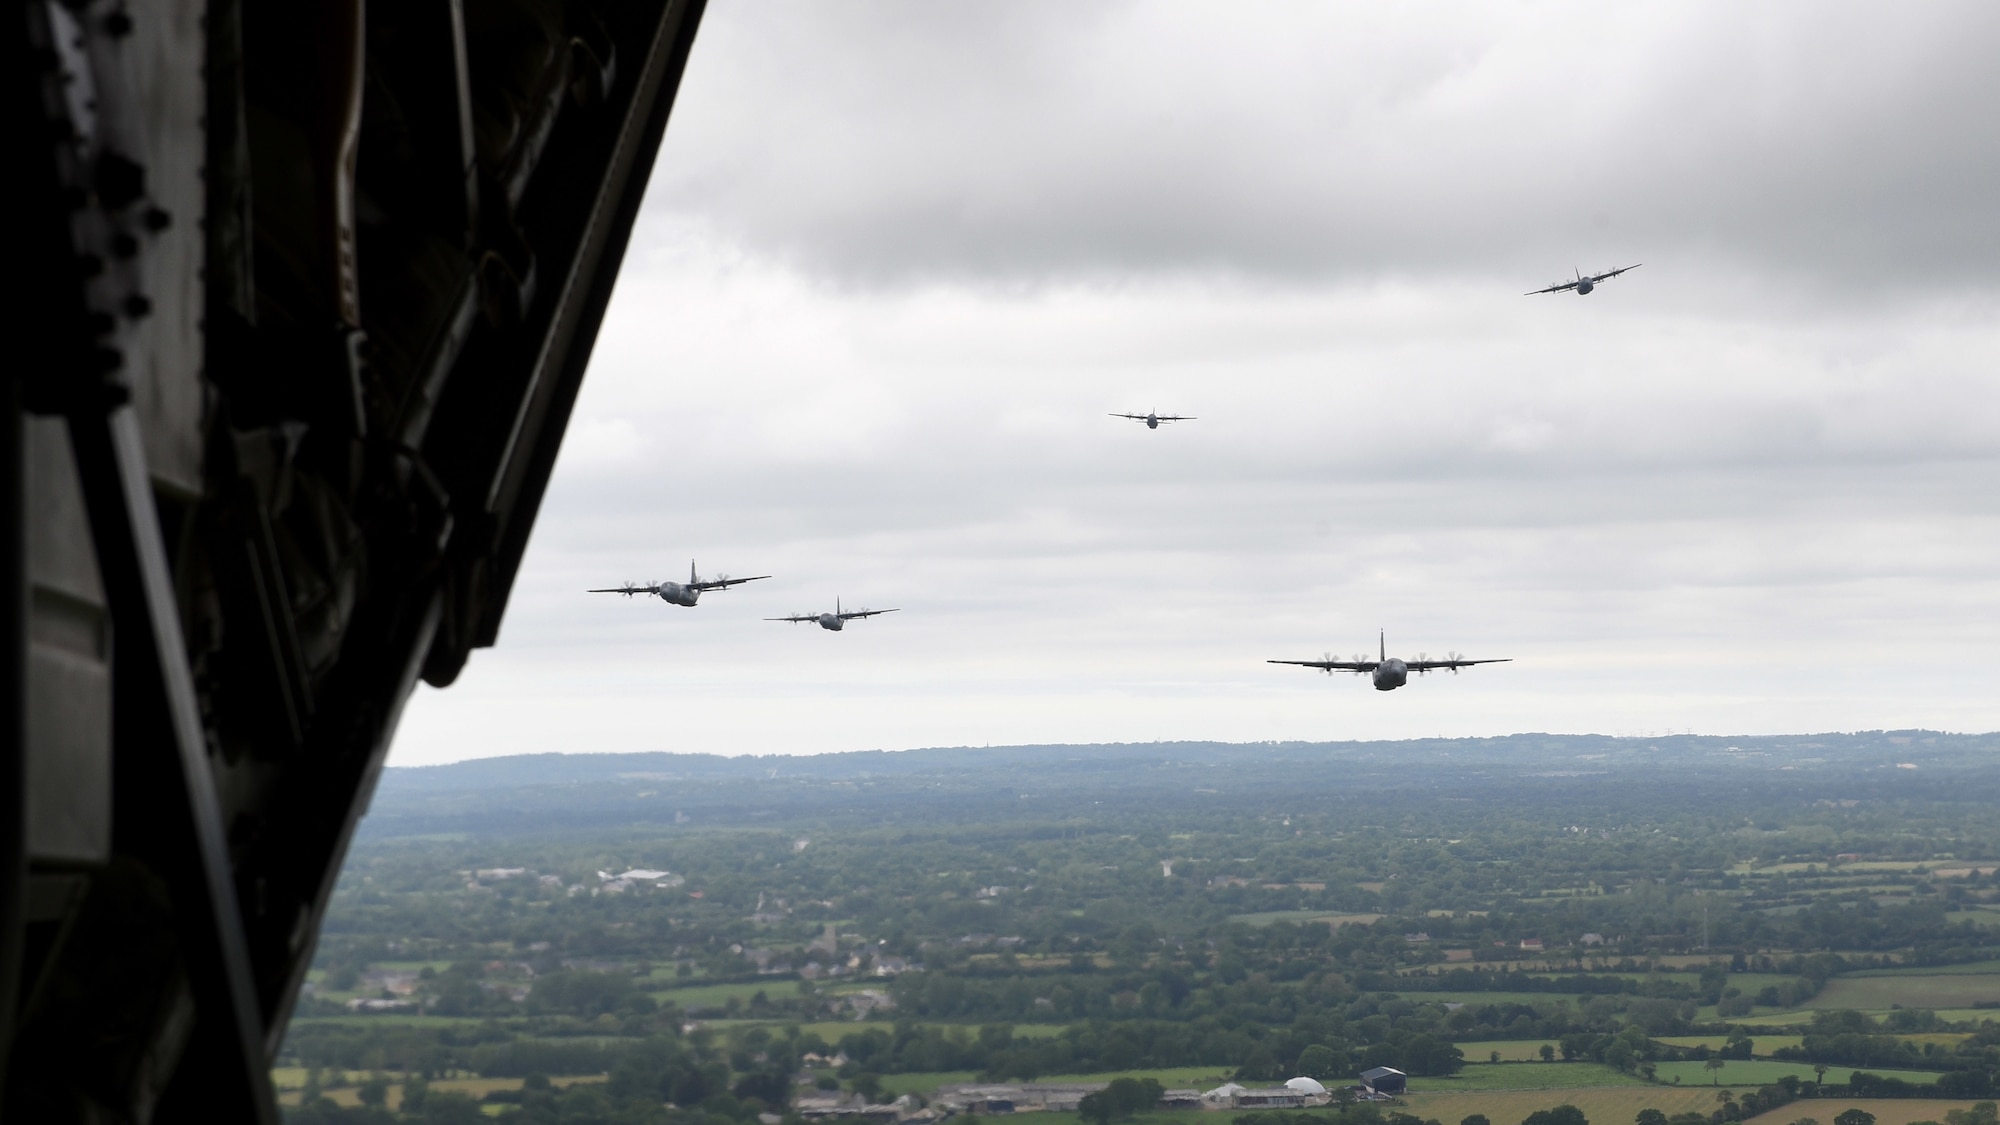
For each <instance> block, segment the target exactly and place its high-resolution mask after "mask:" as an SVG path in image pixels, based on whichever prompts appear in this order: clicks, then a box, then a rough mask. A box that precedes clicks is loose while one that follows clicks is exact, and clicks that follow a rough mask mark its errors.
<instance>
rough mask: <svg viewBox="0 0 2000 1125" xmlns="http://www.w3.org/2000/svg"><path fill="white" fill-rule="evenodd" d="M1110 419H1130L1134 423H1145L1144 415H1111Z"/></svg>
mask: <svg viewBox="0 0 2000 1125" xmlns="http://www.w3.org/2000/svg"><path fill="white" fill-rule="evenodd" d="M1111 417H1113V418H1130V419H1132V420H1133V421H1134V422H1143V421H1145V420H1146V416H1145V415H1144V414H1113V415H1111Z"/></svg>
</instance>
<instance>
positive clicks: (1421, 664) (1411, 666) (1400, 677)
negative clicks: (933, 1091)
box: [1264, 632, 1514, 691]
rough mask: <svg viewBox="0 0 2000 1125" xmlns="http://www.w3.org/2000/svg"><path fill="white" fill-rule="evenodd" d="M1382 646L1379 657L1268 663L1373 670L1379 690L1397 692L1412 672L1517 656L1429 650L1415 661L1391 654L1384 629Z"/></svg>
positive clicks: (1498, 661)
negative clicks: (1438, 654) (1433, 654)
mask: <svg viewBox="0 0 2000 1125" xmlns="http://www.w3.org/2000/svg"><path fill="white" fill-rule="evenodd" d="M1378 640H1379V641H1380V643H1381V646H1382V655H1381V658H1380V659H1377V660H1369V659H1366V658H1365V657H1362V656H1359V655H1357V656H1355V658H1354V659H1352V660H1335V659H1333V657H1332V656H1331V655H1330V654H1329V655H1328V657H1327V658H1326V659H1325V660H1267V661H1265V662H1264V663H1266V664H1297V665H1299V666H1300V667H1302V668H1318V669H1319V670H1320V671H1322V672H1325V673H1326V674H1327V675H1329V676H1331V675H1333V674H1334V673H1335V672H1337V671H1338V672H1353V673H1356V674H1360V673H1363V672H1367V673H1371V674H1372V675H1373V676H1374V678H1375V690H1376V691H1395V690H1396V689H1397V688H1399V687H1402V686H1403V685H1404V684H1406V683H1408V682H1409V680H1410V673H1411V672H1415V673H1417V674H1418V675H1422V674H1424V673H1426V672H1441V671H1444V670H1445V669H1447V668H1448V669H1450V670H1451V674H1452V675H1454V676H1456V675H1457V674H1458V670H1459V669H1460V668H1470V667H1472V666H1473V665H1474V664H1506V663H1508V662H1509V661H1511V660H1513V659H1514V658H1513V657H1511V656H1503V657H1500V658H1498V659H1494V660H1466V659H1464V658H1463V657H1461V656H1459V655H1458V654H1457V653H1455V652H1454V653H1450V654H1449V655H1448V656H1447V657H1446V659H1444V660H1431V659H1428V656H1429V654H1428V653H1418V654H1417V659H1415V660H1403V659H1401V658H1399V657H1393V656H1390V655H1389V638H1388V634H1387V633H1386V632H1385V633H1384V634H1383V635H1382V636H1381V637H1379V638H1378Z"/></svg>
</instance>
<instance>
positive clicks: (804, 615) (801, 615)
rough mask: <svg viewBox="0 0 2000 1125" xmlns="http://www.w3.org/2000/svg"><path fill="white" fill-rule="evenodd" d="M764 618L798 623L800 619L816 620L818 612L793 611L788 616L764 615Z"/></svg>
mask: <svg viewBox="0 0 2000 1125" xmlns="http://www.w3.org/2000/svg"><path fill="white" fill-rule="evenodd" d="M764 620H766V621H789V622H791V623H792V624H794V625H796V624H798V623H799V622H801V621H818V620H819V614H817V613H795V614H793V615H791V616H790V617H766V618H765V619H764Z"/></svg>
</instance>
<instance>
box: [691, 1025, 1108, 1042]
mask: <svg viewBox="0 0 2000 1125" xmlns="http://www.w3.org/2000/svg"><path fill="white" fill-rule="evenodd" d="M700 1022H701V1025H702V1026H703V1027H708V1028H713V1029H715V1030H717V1031H727V1030H728V1029H730V1028H733V1027H767V1028H771V1029H772V1030H774V1031H775V1030H779V1029H784V1028H793V1027H796V1028H798V1029H799V1034H801V1035H817V1036H819V1037H820V1038H821V1039H824V1040H826V1042H827V1044H828V1045H829V1046H831V1045H836V1044H838V1043H839V1042H840V1038H841V1036H843V1035H852V1034H854V1033H855V1032H857V1031H867V1030H869V1029H871V1028H873V1029H876V1030H879V1031H883V1032H888V1031H891V1030H893V1028H894V1026H895V1025H894V1024H891V1023H888V1022H886V1021H883V1020H816V1021H814V1022H812V1023H799V1022H797V1021H795V1020H758V1019H724V1020H702V1021H700ZM906 1022H914V1023H916V1024H917V1025H918V1026H920V1027H941V1028H946V1029H949V1028H954V1027H956V1028H960V1029H962V1030H963V1031H964V1032H965V1033H966V1034H967V1035H978V1034H979V1028H980V1026H981V1025H979V1024H976V1023H949V1022H946V1021H943V1020H915V1021H906ZM1008 1026H1010V1027H1012V1028H1013V1029H1014V1038H1016V1039H1048V1038H1052V1037H1054V1036H1057V1035H1061V1034H1062V1033H1063V1031H1064V1029H1066V1028H1067V1027H1068V1026H1069V1025H1068V1024H1061V1023H1017V1024H1010V1025H1008Z"/></svg>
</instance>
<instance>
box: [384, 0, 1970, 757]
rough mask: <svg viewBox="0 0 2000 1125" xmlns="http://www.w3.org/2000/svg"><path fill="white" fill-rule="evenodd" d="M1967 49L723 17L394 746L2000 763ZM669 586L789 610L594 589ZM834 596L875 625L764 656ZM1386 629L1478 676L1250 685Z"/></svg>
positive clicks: (1902, 12)
mask: <svg viewBox="0 0 2000 1125" xmlns="http://www.w3.org/2000/svg"><path fill="white" fill-rule="evenodd" d="M1996 44H2000V5H1996V4H1993V3H1990V2H1987V0H1973V2H1967V3H1911V4H1899V5H1884V4H1836V3H1827V2H1822V0H1814V2H1810V3H1804V2H1801V3H1789V4H1787V3H1765V4H1756V5H1746V4H1741V3H1734V2H1730V3H1708V4H1701V3H1688V2H1682V0H1676V2H1673V3H1661V4H1653V5H1645V4H1602V3H1574V4H1568V3H1565V4H1502V3H1493V2H1490V0H1480V2H1477V3H1463V4H1445V3H1423V4H1396V5H1362V4H1284V3H1260V4H1256V5H1229V6H1226V7H1224V8H1217V7H1216V6H1215V5H1212V4H1201V5H1197V4H1192V3H1188V4H1174V3H1147V4H1118V3H1109V2H1106V3H1093V4H1078V3H1075V2H1073V0H1051V2H1042V3H1034V2H1022V0H1006V2H1004V3H1000V2H992V3H971V2H958V3H935V2H930V0H908V2H902V3H881V4H866V3H846V2H843V3H839V4H827V3H817V2H804V0H800V2H790V3H782V2H776V0H756V2H755V3H747V2H728V0H715V2H712V3H711V4H710V5H709V8H708V15H707V18H706V19H705V21H704V23H703V26H702V29H701V33H700V37H699V39H698V41H697V43H696V45H695V50H694V54H693V56H692V59H691V61H690V63H689V65H688V70H687V77H686V81H685V82H684V84H683V86H682V88H681V92H680V97H679V101H678V103H677V106H676V108H675V111H674V117H673V121H672V123H671V125H670V126H669V127H668V130H667V134H666V140H665V143H664V144H663V146H662V148H661V150H660V155H659V162H658V164H657V165H656V167H655V170H654V173H653V179H652V183H651V186H650V189H649V193H648V197H647V204H646V207H645V210H644V213H643V216H642V218H641V220H640V223H639V226H638V229H637V231H636V232H635V233H634V236H633V240H632V245H631V249H630V252H629V253H628V255H627V258H626V264H625V270H624V273H623V275H622V277H621V278H620V281H619V287H618V291H617V295H616V297H615V299H614V300H613V302H612V305H611V309H610V313H609V315H608V317H607V319H606V321H605V325H604V331H603V334H602V336H601V338H600V340H599V342H598V345H597V350H596V353H595V357H594V361H593V364H592V367H591V371H590V374H589V377H588V379H587V381H586V382H585V384H584V389H583V394H582V397H581V399H580V401H579V403H578V406H577V410H576V415H575V418H574V420H573V422H572V425H571V427H570V431H569V435H568V438H567V440H566V441H565V443H564V447H563V453H562V458H561V460H560V462H559V463H558V465H557V468H556V473H555V477H554V480H553V483H552V484H551V486H550V490H549V494H548V499H547V502H546V503H545V505H544V506H543V509H542V513H541V519H540V522H539V524H538V526H537V528H536V531H535V536H534V540H533V544H532V546H531V548H530V550H529V552H528V555H527V560H526V563H525V566H524V569H523V571H522V574H521V576H520V580H519V581H518V583H517V584H516V586H515V590H514V596H513V601H512V604H511V605H510V607H509V610H508V616H507V619H506V623H505V625H504V627H503V629H502V631H501V635H500V643H499V646H498V647H497V648H495V649H491V650H486V651H482V652H479V653H477V654H475V655H474V657H473V659H472V661H471V663H470V665H469V666H468V667H467V669H466V671H465V673H464V675H463V676H462V677H461V678H460V680H459V682H458V684H457V685H456V686H454V687H452V688H451V689H449V690H448V691H443V692H439V691H434V690H431V689H429V688H423V689H420V690H419V693H418V696H417V698H416V699H415V700H413V702H412V704H411V706H410V708H409V710H408V712H407V713H406V716H405V718H404V721H403V727H402V731H401V733H400V735H399V737H398V740H397V744H396V748H395V752H394V755H393V757H392V761H393V762H394V763H396V764H400V765H415V764H424V763H431V762H441V761H449V760H455V759H460V758H466V757H475V756H483V755H491V754H505V753H528V752H540V751H551V750H554V751H580V750H592V751H602V750H633V751H637V750H668V751H693V752H712V753H723V754H740V753H774V752H781V753H812V752H821V751H833V750H856V749H873V748H883V749H900V748H908V747H916V746H936V745H981V744H986V743H993V744H1000V743H1022V742H1100V741H1146V740H1153V739H1222V740H1229V741H1243V740H1255V739H1294V738H1296V739H1313V740H1332V739H1347V738H1400V737H1427V736H1433V735H1440V734H1445V735H1485V734H1504V733H1512V732H1519V731H1559V732H1599V733H1607V734H1634V733H1656V732H1664V731H1682V730H1693V731H1696V732H1701V733H1717V734H1728V733H1779V732H1805V731H1823V730H1852V729H1870V728H1883V727H1887V728H1894V727H1907V726H1926V727H1936V728H1943V729H1949V730H1961V731H1967V730H1977V731H1988V730H1993V729H1996V728H2000V125H1996V117H1995V107H2000V65H1996V64H1995V59H1996V55H1995V48H1996ZM1635 262H1643V263H1644V266H1643V267H1642V268H1640V269H1638V270H1636V271H1634V272H1632V273H1630V274H1627V275H1625V276H1623V277H1620V278H1617V279H1615V280H1612V281H1609V282H1606V283H1605V284H1604V285H1603V287H1602V288H1600V289H1599V290H1598V291H1597V292H1596V293H1593V294H1591V295H1590V296H1588V297H1582V298H1579V297H1576V296H1574V295H1570V294H1557V295H1548V296H1537V297H1525V296H1523V295H1522V294H1523V292H1524V291H1525V290H1530V289H1535V288H1539V287H1541V286H1543V285H1548V284H1550V283H1552V282H1555V281H1558V280H1561V279H1563V278H1566V277H1568V276H1570V274H1571V271H1572V270H1573V269H1577V268H1580V269H1583V270H1585V271H1602V270H1605V269H1608V268H1611V267H1614V266H1626V265H1631V264H1633V263H1635ZM1150 409H1157V410H1159V411H1161V412H1169V411H1171V412H1178V413H1182V414H1192V415H1196V416H1198V420H1197V421H1193V422H1187V423H1182V424H1180V425H1176V426H1168V427H1162V428H1161V429H1160V430H1159V431H1158V432H1150V431H1148V430H1146V429H1145V428H1144V427H1142V426H1137V425H1134V424H1133V423H1130V422H1124V421H1120V420H1118V419H1115V418H1108V417H1106V414H1107V413H1108V412H1111V411H1136V412H1142V413H1143V412H1145V411H1147V410H1150ZM691 557H692V558H694V559H697V560H699V562H700V565H701V568H702V572H703V574H704V575H708V574H710V573H711V572H713V571H716V570H722V571H727V572H729V573H733V574H738V575H743V574H766V573H768V574H773V575H775V576H776V577H774V578H772V579H771V580H769V581H765V582H757V583H752V584H750V585H748V586H745V587H741V588H739V589H737V590H735V591H732V592H730V593H727V594H711V595H709V596H707V597H706V598H704V599H703V601H702V604H701V605H700V606H698V607H697V608H694V609H683V608H679V607H675V606H668V605H665V604H663V603H661V602H659V601H657V600H654V601H650V602H642V601H639V600H636V599H635V600H632V601H627V600H625V599H623V598H618V597H614V596H607V595H590V594H585V593H583V591H584V590H585V589H586V588H588V587H592V586H603V585H614V584H617V583H619V582H622V581H626V580H633V581H652V580H658V579H666V578H685V576H686V573H687V569H688V563H689V560H690V558H691ZM836 596H838V597H839V598H841V599H842V604H843V605H844V606H847V607H850V608H851V607H854V606H857V605H865V606H873V607H876V608H888V607H897V608H899V609H900V610H901V612H899V613H895V614H890V615H887V616H884V617H879V618H873V619H870V620H867V621H862V622H857V623H855V624H853V625H851V626H850V627H849V628H848V629H847V630H846V631H845V632H843V633H829V632H825V631H823V630H820V629H818V628H816V627H813V626H810V625H804V626H792V625H785V624H779V623H770V622H765V621H762V620H760V619H761V618H764V617H771V616H777V615H780V614H789V613H804V612H817V611H819V610H820V609H823V608H831V607H832V606H833V603H834V599H835V597H836ZM1378 629H1386V630H1387V632H1388V643H1389V649H1390V652H1391V654H1392V655H1393V654H1401V655H1403V656H1405V657H1413V656H1415V655H1417V654H1418V653H1419V652H1428V653H1429V654H1430V655H1432V656H1433V657H1437V656H1442V655H1443V654H1444V653H1445V652H1446V651H1447V650H1456V651H1459V652H1462V653H1465V654H1467V655H1469V656H1474V657H1512V658H1513V661H1514V662H1513V663H1511V664H1501V665H1496V666H1491V667H1482V668H1476V669H1472V670H1469V671H1467V672H1466V673H1464V674H1463V675H1460V676H1457V677H1452V676H1449V675H1445V676H1432V677H1429V678H1427V679H1422V680H1418V679H1416V678H1415V677H1413V678H1412V680H1413V682H1412V683H1411V685H1410V686H1409V687H1407V688H1405V689H1403V690H1401V691H1396V692H1392V693H1378V692H1375V691H1373V690H1371V689H1370V688H1369V686H1368V683H1367V681H1366V680H1365V679H1360V678H1356V677H1352V676H1347V675H1338V676H1335V677H1333V678H1332V679H1331V680H1329V679H1328V678H1327V677H1324V676H1321V675H1319V674H1317V673H1314V672H1311V671H1309V670H1306V669H1299V668H1284V667H1278V666H1273V665H1268V664H1266V663H1264V661H1265V660H1266V659H1268V658H1273V657H1276V658H1287V659H1313V658H1318V657H1320V656H1321V655H1322V654H1323V653H1325V652H1328V651H1331V652H1333V653H1335V654H1337V655H1338V656H1340V657H1346V656H1349V655H1351V654H1354V653H1356V652H1370V653H1372V652H1373V651H1374V649H1375V645H1376V631H1377V630H1378Z"/></svg>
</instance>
